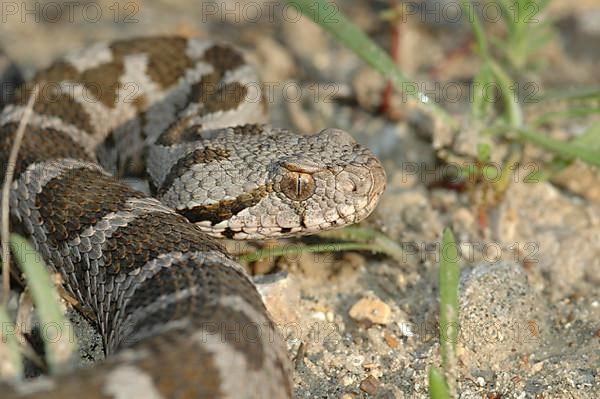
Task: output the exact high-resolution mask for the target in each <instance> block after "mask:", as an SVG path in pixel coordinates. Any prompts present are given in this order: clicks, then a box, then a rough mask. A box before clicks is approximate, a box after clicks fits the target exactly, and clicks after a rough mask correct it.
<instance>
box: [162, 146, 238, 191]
mask: <svg viewBox="0 0 600 399" xmlns="http://www.w3.org/2000/svg"><path fill="white" fill-rule="evenodd" d="M228 158H229V151H227V150H226V149H224V148H219V147H205V148H198V149H195V150H194V151H192V152H190V153H189V154H187V155H185V156H184V157H181V158H179V160H178V161H177V162H176V163H175V165H173V166H172V167H171V170H169V173H168V174H167V176H166V177H165V180H164V181H163V182H162V184H161V186H160V188H159V189H158V191H157V195H158V196H159V197H161V196H163V195H164V194H165V193H166V192H167V191H168V190H169V188H170V187H171V185H172V184H173V182H174V181H175V180H177V179H178V178H179V177H181V176H183V174H184V173H185V172H187V171H189V170H190V167H191V166H192V165H195V164H198V163H209V162H214V161H222V160H224V159H228Z"/></svg>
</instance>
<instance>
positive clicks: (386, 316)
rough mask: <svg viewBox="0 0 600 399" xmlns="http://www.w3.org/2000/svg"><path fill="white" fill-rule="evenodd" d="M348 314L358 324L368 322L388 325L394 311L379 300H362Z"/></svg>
mask: <svg viewBox="0 0 600 399" xmlns="http://www.w3.org/2000/svg"><path fill="white" fill-rule="evenodd" d="M348 314H349V315H350V317H351V318H353V319H354V320H356V321H358V322H364V321H368V322H371V323H373V324H382V325H386V324H388V323H389V322H390V320H391V315H392V311H391V309H390V307H389V305H388V304H386V303H385V302H383V301H382V300H381V299H379V298H362V299H361V300H359V301H358V302H356V303H355V304H354V305H352V308H350V312H349V313H348Z"/></svg>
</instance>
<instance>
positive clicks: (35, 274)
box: [10, 234, 76, 372]
mask: <svg viewBox="0 0 600 399" xmlns="http://www.w3.org/2000/svg"><path fill="white" fill-rule="evenodd" d="M10 246H11V249H12V252H13V255H14V256H15V259H16V263H17V264H18V265H19V267H20V268H21V270H22V271H23V273H24V274H25V278H26V280H27V284H28V286H29V289H30V292H31V297H32V298H33V302H34V304H35V307H36V310H37V315H38V317H39V320H40V333H41V336H42V339H43V340H44V347H45V348H46V358H47V361H48V368H49V370H50V371H51V372H57V371H60V370H63V369H65V368H67V367H68V366H69V364H68V363H69V361H70V360H71V356H72V354H73V353H74V351H75V348H76V343H75V335H74V333H73V329H72V326H71V323H69V321H68V320H67V319H65V318H64V316H63V314H62V311H61V309H60V305H59V299H58V294H57V293H56V290H55V288H54V284H53V283H52V281H51V279H50V274H49V273H48V271H47V270H46V266H45V265H44V262H43V261H42V257H41V256H40V255H39V254H38V253H37V252H36V251H35V249H34V248H33V247H32V246H31V245H30V244H29V242H27V240H26V239H25V238H23V237H21V236H19V235H17V234H11V236H10Z"/></svg>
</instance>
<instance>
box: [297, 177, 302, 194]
mask: <svg viewBox="0 0 600 399" xmlns="http://www.w3.org/2000/svg"><path fill="white" fill-rule="evenodd" d="M301 188H302V177H301V176H300V175H298V178H297V179H296V195H298V196H300V189H301Z"/></svg>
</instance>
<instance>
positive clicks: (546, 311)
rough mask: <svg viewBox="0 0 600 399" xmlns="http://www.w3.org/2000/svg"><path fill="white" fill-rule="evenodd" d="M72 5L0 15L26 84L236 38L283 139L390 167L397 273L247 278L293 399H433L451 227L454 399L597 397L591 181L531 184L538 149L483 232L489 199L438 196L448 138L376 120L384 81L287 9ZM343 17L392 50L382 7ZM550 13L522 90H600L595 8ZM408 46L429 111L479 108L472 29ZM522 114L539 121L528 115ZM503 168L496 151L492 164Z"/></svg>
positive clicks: (308, 266)
mask: <svg viewBox="0 0 600 399" xmlns="http://www.w3.org/2000/svg"><path fill="white" fill-rule="evenodd" d="M75 3H76V5H75V6H66V5H64V4H62V3H60V2H59V3H52V4H54V5H55V7H54V8H52V6H48V4H50V3H38V6H37V9H36V8H34V7H35V6H34V3H33V2H24V3H20V2H19V3H14V7H16V8H15V9H14V10H13V9H12V8H10V9H9V10H8V11H7V10H6V7H7V4H8V3H3V7H4V8H3V18H5V19H6V21H2V22H3V23H2V24H1V25H0V45H1V46H2V47H3V48H4V50H5V51H6V53H7V54H8V55H9V56H10V57H11V58H12V59H13V60H15V61H16V62H17V63H18V64H19V66H20V67H21V69H22V70H23V71H24V73H25V74H26V75H30V74H31V73H32V72H33V71H34V70H35V69H36V68H39V67H42V66H43V65H45V64H47V63H48V62H50V60H52V59H53V58H55V57H56V56H58V55H60V54H63V53H64V52H65V51H67V50H69V49H72V48H75V47H79V46H82V45H84V44H86V43H89V42H91V41H94V40H104V39H110V38H122V37H130V36H136V35H150V34H157V33H181V34H186V35H199V36H204V37H213V38H216V39H219V40H227V41H232V42H235V43H238V44H239V45H240V46H242V47H244V48H246V49H247V50H248V51H249V53H250V55H251V57H252V59H253V60H254V62H255V63H256V64H258V65H259V67H260V69H261V71H262V72H261V74H262V77H263V80H264V81H265V82H266V83H267V85H268V86H269V87H271V90H270V91H269V92H268V96H269V106H270V108H271V111H272V120H273V123H274V124H275V125H278V126H285V127H291V128H294V129H295V130H298V131H300V132H302V133H307V134H308V133H311V132H315V131H318V130H320V129H321V128H324V127H326V126H337V127H341V128H344V129H347V130H349V131H350V132H351V133H352V134H353V135H355V137H357V139H358V140H359V141H361V142H362V143H364V144H367V145H368V146H369V147H370V148H372V149H373V150H374V151H375V152H376V153H377V154H378V155H379V156H380V157H381V159H382V160H383V162H384V164H385V166H386V170H387V173H388V189H387V192H386V193H385V195H384V198H383V199H382V201H381V203H380V205H379V207H378V209H377V210H376V211H375V212H374V214H373V215H372V216H371V217H370V218H369V219H368V220H367V221H366V222H365V223H364V225H365V226H369V227H372V228H375V229H378V230H380V231H382V232H384V233H385V234H387V235H388V236H389V237H390V238H392V239H394V240H396V241H397V242H399V243H401V244H402V245H403V246H404V248H405V250H406V256H405V257H404V258H403V259H391V258H387V257H385V256H380V255H378V256H374V255H372V254H368V253H352V252H351V253H342V254H335V255H332V254H329V255H318V256H317V255H302V256H295V257H288V258H280V259H270V260H267V261H265V262H262V263H261V264H259V265H254V269H255V270H256V269H259V270H262V271H267V272H269V275H268V276H262V277H261V276H257V281H258V282H261V283H262V284H261V289H262V290H264V291H265V293H266V295H267V296H268V298H269V299H268V303H269V306H270V309H271V311H272V313H273V314H274V316H275V317H276V318H277V320H278V321H279V322H280V323H281V325H282V326H283V327H282V331H283V333H284V335H285V336H286V338H287V340H288V346H289V349H290V356H291V357H293V358H294V359H295V366H296V372H295V375H294V381H295V384H296V394H297V396H298V397H299V398H317V397H318V398H344V399H349V398H363V397H364V398H371V397H374V398H422V397H423V398H424V397H427V372H428V370H429V367H430V366H432V365H436V366H437V365H439V363H440V358H439V340H438V328H437V325H438V311H437V309H438V303H437V295H438V287H437V265H438V261H439V259H438V252H439V251H438V250H439V247H438V245H439V240H440V235H441V232H442V229H443V228H444V227H445V226H450V227H451V228H452V229H453V231H454V232H455V235H456V238H457V241H458V242H459V243H460V245H461V249H462V255H463V256H462V259H461V267H462V275H461V309H460V311H461V317H460V322H461V323H460V328H461V334H460V336H459V338H458V353H457V358H456V359H455V367H454V370H453V373H454V375H455V376H456V380H457V383H456V387H455V389H456V391H457V392H458V393H459V396H460V397H461V398H481V397H485V398H596V397H600V376H599V371H600V325H599V324H598V320H599V319H600V317H599V316H600V298H599V291H598V285H599V284H600V277H599V276H600V194H599V190H598V187H600V185H599V184H600V179H599V174H598V172H597V171H596V170H593V169H590V168H587V167H585V166H582V165H580V164H576V165H574V166H572V167H571V168H569V170H568V171H566V172H565V173H564V174H563V175H562V176H561V177H560V178H557V179H555V180H553V181H550V182H549V181H542V180H538V179H535V178H534V179H532V178H531V176H532V175H531V172H532V171H536V170H538V169H539V168H540V165H541V164H539V163H538V161H539V159H544V155H543V154H541V153H540V152H539V151H538V150H536V149H528V155H527V156H528V158H527V160H528V161H527V162H524V163H523V164H522V165H521V167H520V168H519V169H517V170H516V171H515V172H514V175H513V179H512V182H511V184H510V187H509V189H508V191H507V192H506V194H505V195H504V196H503V198H501V199H500V200H499V201H497V203H495V204H493V206H489V207H487V208H486V209H485V210H484V212H483V213H484V214H485V219H482V213H481V212H480V210H479V207H478V205H479V204H480V203H481V201H480V199H478V195H480V194H481V193H480V192H475V193H473V192H471V193H468V192H466V193H465V192H459V191H457V190H454V189H449V188H443V187H438V188H433V187H435V185H432V184H430V183H431V182H432V181H435V180H436V179H437V178H439V177H440V176H441V173H442V172H443V168H442V167H440V163H439V162H438V161H437V160H438V156H439V155H440V152H439V149H440V146H441V144H440V143H442V144H443V143H444V142H445V141H447V137H444V133H443V132H441V131H437V130H436V131H432V130H431V129H428V128H427V123H426V121H425V122H423V119H422V117H420V116H419V115H418V114H416V113H415V111H414V110H413V109H412V108H411V107H410V106H409V105H408V104H407V102H406V99H405V98H403V97H402V96H401V95H397V96H394V97H392V99H391V100H390V103H391V105H390V109H389V112H388V114H387V115H386V116H382V115H381V114H378V113H376V112H374V111H375V110H376V109H377V108H378V107H379V105H380V103H381V99H382V91H383V88H384V85H385V82H383V81H382V80H381V79H380V78H379V77H378V76H377V75H376V74H375V73H373V72H372V71H371V70H370V69H369V68H368V67H366V66H365V65H364V64H362V63H361V62H360V61H359V60H358V59H357V58H356V57H355V56H354V55H353V54H351V53H350V52H349V51H347V50H345V49H343V48H341V47H340V46H339V45H337V44H336V43H335V42H334V41H333V40H332V39H330V38H329V37H328V36H327V35H325V34H324V33H323V32H322V31H321V30H320V29H319V28H318V27H316V26H314V25H313V24H312V23H311V22H309V21H306V20H304V19H298V17H297V16H296V15H295V13H293V11H290V10H289V9H287V8H285V7H283V6H282V5H281V4H279V5H273V4H272V3H271V5H270V6H269V5H268V3H263V2H255V1H250V0H248V1H237V2H193V5H192V3H191V2H185V1H181V0H170V1H166V0H165V1H145V2H143V3H142V2H136V1H132V2H127V3H125V2H122V3H120V4H118V3H113V2H112V1H98V2H91V1H84V2H80V3H79V2H75ZM427 3H428V4H439V5H440V7H441V8H439V9H438V10H439V12H440V13H442V14H440V15H441V16H442V17H443V12H444V11H443V10H446V11H448V10H450V8H444V7H450V6H448V4H450V3H452V2H449V1H441V2H435V1H431V2H427ZM555 3H562V2H559V1H555ZM11 4H13V3H11ZM44 4H46V5H44ZM115 4H117V5H116V6H115ZM340 4H341V7H342V9H344V11H346V12H347V13H348V14H349V15H350V17H351V19H352V20H354V21H356V22H357V23H358V24H359V25H360V26H361V27H362V28H363V29H365V30H366V31H367V32H368V33H369V34H370V35H372V37H373V38H374V39H375V40H377V41H378V42H380V43H381V44H382V45H384V46H386V47H389V45H390V36H391V27H390V26H389V24H386V23H384V22H382V21H381V19H380V18H379V14H378V13H379V12H381V11H382V10H384V9H385V8H386V6H387V3H386V2H382V1H379V2H367V1H358V2H352V5H350V4H349V2H341V3H340ZM9 6H10V5H9ZM26 7H29V8H26ZM69 7H73V8H69ZM24 8H26V9H25V10H24ZM27 10H34V11H33V12H29V13H27V12H25V11H27ZM69 10H71V11H69ZM553 15H555V16H556V17H557V18H559V24H558V26H559V27H560V30H559V34H558V36H557V38H556V39H555V40H554V41H553V42H552V43H551V44H550V45H549V46H547V47H546V48H545V49H544V51H543V52H542V53H541V54H540V56H539V57H538V59H539V61H540V65H539V72H537V73H535V74H532V76H530V77H528V79H530V81H531V82H534V83H535V84H536V85H538V86H536V87H539V88H541V89H552V88H569V87H589V86H590V85H598V84H599V83H600V75H599V74H598V68H597V65H598V63H599V62H600V48H599V46H600V44H599V43H600V5H598V4H597V2H594V1H586V2H578V6H577V7H574V8H570V7H569V8H568V9H566V8H565V7H562V6H559V5H555V6H553ZM442 19H443V18H442ZM401 32H402V35H401V38H400V48H399V54H400V59H399V64H400V66H401V67H402V68H403V70H405V71H406V72H407V73H409V74H410V75H412V76H414V78H415V82H416V84H418V85H421V84H422V85H425V86H421V88H423V87H424V88H425V89H427V90H429V95H430V96H431V97H434V100H436V101H438V102H440V103H442V104H443V105H444V106H445V107H446V108H447V109H450V110H452V111H453V112H455V113H457V115H460V114H461V113H462V112H463V111H464V110H465V109H466V107H468V105H469V104H468V99H467V100H465V99H464V98H462V97H461V98H459V99H458V100H456V99H454V98H450V95H449V91H448V90H447V89H449V88H450V87H451V84H453V86H452V87H455V86H460V85H462V84H463V83H460V82H465V81H468V79H470V78H472V76H473V74H474V73H475V72H476V71H477V68H478V62H477V56H476V55H474V54H473V53H472V52H471V51H469V49H468V46H466V48H467V50H466V51H460V49H461V47H464V43H465V42H467V43H468V41H467V40H468V37H469V35H468V29H466V27H465V26H464V25H461V24H457V23H444V21H441V22H438V23H436V22H435V21H433V22H432V21H423V20H422V19H421V18H420V16H419V15H412V16H409V17H408V18H407V19H406V20H405V21H403V22H402V24H401ZM457 54H458V55H457ZM434 82H438V83H437V85H436V83H434ZM456 82H459V83H460V84H456ZM525 112H526V115H525V116H526V117H528V116H530V115H529V113H533V112H536V111H535V107H530V108H526V110H525ZM590 124H591V121H590V120H579V121H578V122H569V123H563V124H561V125H558V126H551V127H550V130H551V132H552V134H554V135H555V136H556V137H561V138H568V137H574V136H576V135H577V134H580V133H581V132H582V131H583V130H584V129H585V128H586V127H587V126H589V125H590ZM423 126H425V127H423ZM473 147H474V140H473V137H472V135H469V131H468V129H467V130H465V131H463V132H461V137H460V140H456V141H455V142H454V148H453V149H454V150H458V151H461V152H466V153H468V152H469V151H472V150H473ZM494 149H495V147H494ZM501 155H502V147H501V146H498V150H497V151H496V153H495V154H494V155H493V156H498V157H499V156H501ZM546 158H547V157H546ZM233 247H234V246H233ZM280 293H281V295H279V294H280ZM81 323H83V324H85V322H84V321H81ZM84 331H87V330H85V329H84ZM81 341H82V342H84V343H88V345H86V344H84V345H82V346H83V352H84V355H83V358H84V359H93V358H95V357H97V356H98V353H99V348H100V346H99V343H98V341H97V337H95V336H94V335H93V334H92V333H83V336H82V337H81Z"/></svg>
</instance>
